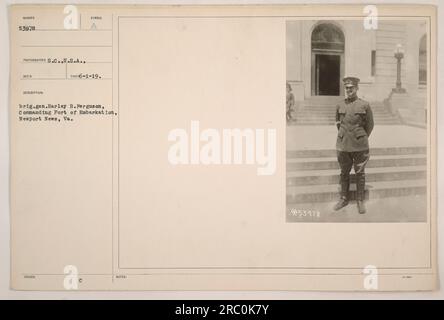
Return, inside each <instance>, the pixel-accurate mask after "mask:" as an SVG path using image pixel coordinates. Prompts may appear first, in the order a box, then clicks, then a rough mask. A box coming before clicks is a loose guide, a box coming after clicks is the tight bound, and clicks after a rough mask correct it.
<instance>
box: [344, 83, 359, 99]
mask: <svg viewBox="0 0 444 320" xmlns="http://www.w3.org/2000/svg"><path fill="white" fill-rule="evenodd" d="M357 91H358V87H357V86H354V85H346V86H345V94H346V96H347V97H348V98H352V97H354V96H356V92H357Z"/></svg>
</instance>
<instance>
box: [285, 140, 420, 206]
mask: <svg viewBox="0 0 444 320" xmlns="http://www.w3.org/2000/svg"><path fill="white" fill-rule="evenodd" d="M426 153H427V147H424V146H407V147H380V148H372V149H371V150H370V160H369V161H368V163H367V165H366V169H365V172H366V191H365V193H366V198H367V199H371V198H383V197H401V196H409V195H422V194H425V193H426V191H427V187H426V182H427V155H426ZM336 154H337V152H336V150H334V149H318V150H316V149H310V150H289V151H287V154H286V156H287V168H286V172H287V180H286V185H287V204H292V203H293V204H294V203H298V204H299V203H316V202H329V201H335V200H337V199H338V196H339V191H340V186H339V173H340V169H339V164H338V161H337V157H336ZM350 178H351V181H350V182H351V183H350V195H349V196H350V200H355V199H356V183H355V174H354V170H353V169H352V170H351V172H350Z"/></svg>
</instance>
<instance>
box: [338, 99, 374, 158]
mask: <svg viewBox="0 0 444 320" xmlns="http://www.w3.org/2000/svg"><path fill="white" fill-rule="evenodd" d="M336 125H337V127H338V137H337V140H336V150H338V151H346V152H356V151H364V150H368V149H369V146H368V137H369V136H370V134H371V132H372V130H373V125H374V124H373V113H372V109H371V108H370V105H369V103H368V102H367V101H365V100H362V99H359V98H357V97H356V98H354V99H353V98H352V99H345V100H344V101H342V102H341V103H339V104H338V105H337V106H336Z"/></svg>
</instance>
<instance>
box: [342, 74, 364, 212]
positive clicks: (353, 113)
mask: <svg viewBox="0 0 444 320" xmlns="http://www.w3.org/2000/svg"><path fill="white" fill-rule="evenodd" d="M343 82H344V87H345V94H346V99H345V100H344V101H341V102H340V103H339V104H338V105H337V106H336V127H337V128H338V137H337V140H336V151H337V157H338V162H339V166H340V168H341V175H340V185H341V194H340V199H339V201H338V203H336V205H335V207H334V210H339V209H341V208H343V207H345V206H346V205H347V204H348V201H349V189H350V171H351V168H352V167H354V170H355V175H356V202H357V206H358V212H359V213H361V214H362V213H365V211H366V210H365V205H364V194H365V193H364V190H365V172H364V170H365V165H366V164H367V162H368V160H369V157H370V154H369V145H368V137H369V136H370V134H371V133H372V130H373V114H372V110H371V108H370V105H369V103H368V102H367V101H365V100H362V99H360V98H358V96H357V91H358V84H359V79H358V78H355V77H345V78H344V79H343Z"/></svg>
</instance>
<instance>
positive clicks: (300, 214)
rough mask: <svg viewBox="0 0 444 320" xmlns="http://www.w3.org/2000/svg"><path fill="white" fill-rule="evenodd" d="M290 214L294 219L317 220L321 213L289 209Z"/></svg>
mask: <svg viewBox="0 0 444 320" xmlns="http://www.w3.org/2000/svg"><path fill="white" fill-rule="evenodd" d="M290 214H291V215H292V216H294V217H299V218H303V217H312V218H319V217H320V216H321V212H320V211H319V210H311V209H296V208H291V209H290Z"/></svg>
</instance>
